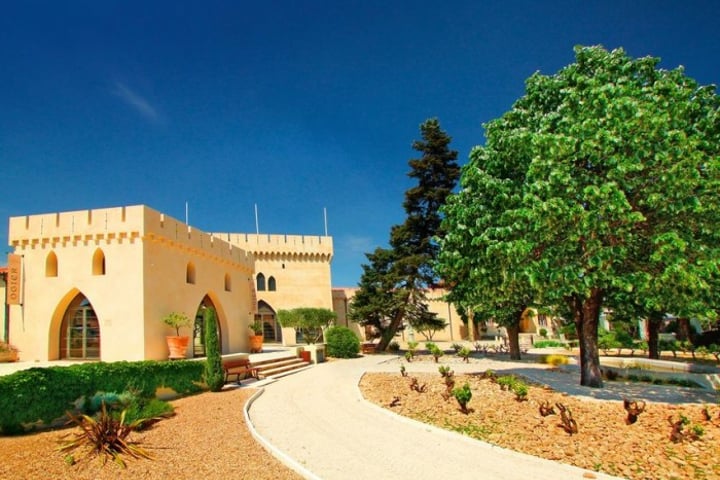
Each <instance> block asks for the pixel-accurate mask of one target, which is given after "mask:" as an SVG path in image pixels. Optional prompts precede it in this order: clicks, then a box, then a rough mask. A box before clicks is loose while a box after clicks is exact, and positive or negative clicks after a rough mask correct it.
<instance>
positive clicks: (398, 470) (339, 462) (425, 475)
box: [249, 355, 615, 480]
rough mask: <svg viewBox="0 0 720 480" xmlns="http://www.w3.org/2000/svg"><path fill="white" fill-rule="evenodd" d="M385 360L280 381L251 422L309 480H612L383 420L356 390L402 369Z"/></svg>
mask: <svg viewBox="0 0 720 480" xmlns="http://www.w3.org/2000/svg"><path fill="white" fill-rule="evenodd" d="M387 359H388V357H385V356H379V355H378V356H367V357H364V358H360V359H353V360H338V361H332V362H328V363H325V364H321V365H318V366H316V367H315V368H312V369H310V370H307V371H304V372H300V373H298V374H295V375H292V376H290V377H287V378H283V379H282V380H281V381H279V382H277V383H274V384H271V385H268V386H267V387H265V391H264V393H263V394H262V395H260V396H259V397H258V399H257V400H255V402H254V403H253V404H252V406H251V407H250V410H249V414H250V419H251V422H252V424H253V426H254V428H255V429H256V430H257V432H258V433H259V434H260V435H261V436H262V437H264V438H265V439H266V440H267V441H268V442H269V443H270V444H272V445H274V447H275V448H277V450H278V451H279V452H282V454H283V455H285V456H287V457H289V458H290V459H292V460H290V462H291V463H294V464H295V465H296V467H298V468H299V469H301V470H305V471H310V472H312V475H306V477H307V478H322V479H324V480H335V479H338V480H340V479H347V478H353V479H356V480H363V479H368V480H369V479H372V480H377V479H378V478H383V479H405V478H414V479H419V480H423V479H437V478H453V479H466V478H467V479H470V478H473V479H475V478H478V477H479V476H481V477H482V478H484V479H488V480H492V479H503V480H527V479H528V478H533V479H547V480H556V479H559V478H562V479H567V480H572V479H581V478H597V479H611V478H615V477H611V476H607V475H603V474H599V473H596V472H589V471H586V470H583V469H579V468H576V467H572V466H569V465H565V464H560V463H556V462H551V461H548V460H544V459H540V458H536V457H532V456H529V455H524V454H521V453H517V452H513V451H510V450H506V449H502V448H499V447H495V446H491V445H489V444H486V443H483V442H478V441H476V440H472V439H469V438H467V437H465V436H462V435H459V434H456V433H453V432H447V431H445V430H441V429H438V428H435V427H432V426H429V425H426V424H423V423H420V422H416V421H413V420H408V419H404V418H402V417H399V416H396V415H393V414H391V413H388V412H386V411H385V410H384V409H382V408H380V407H377V406H375V405H373V404H371V403H369V402H367V401H365V400H364V399H363V398H362V396H361V395H360V391H359V389H358V382H359V380H360V378H361V376H362V375H363V373H364V372H365V371H383V370H385V371H387V370H388V369H390V371H397V365H389V364H387V363H385V364H383V363H382V362H386V361H387ZM428 368H432V369H435V370H436V369H437V366H436V365H432V364H431V365H429V367H428ZM475 368H476V369H477V365H475Z"/></svg>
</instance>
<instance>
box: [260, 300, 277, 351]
mask: <svg viewBox="0 0 720 480" xmlns="http://www.w3.org/2000/svg"><path fill="white" fill-rule="evenodd" d="M255 320H259V321H261V322H262V324H263V340H264V341H266V342H278V343H279V342H282V326H281V325H280V322H278V321H277V317H276V316H275V310H273V309H272V307H271V306H270V305H268V304H267V303H265V302H264V301H263V300H260V301H259V302H258V309H257V313H256V314H255Z"/></svg>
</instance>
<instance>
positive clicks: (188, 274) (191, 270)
mask: <svg viewBox="0 0 720 480" xmlns="http://www.w3.org/2000/svg"><path fill="white" fill-rule="evenodd" d="M185 283H190V284H193V285H194V284H195V264H193V263H192V262H188V264H187V269H186V271H185Z"/></svg>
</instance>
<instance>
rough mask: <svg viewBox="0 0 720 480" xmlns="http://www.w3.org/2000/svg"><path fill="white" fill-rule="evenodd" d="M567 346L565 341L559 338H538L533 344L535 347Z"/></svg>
mask: <svg viewBox="0 0 720 480" xmlns="http://www.w3.org/2000/svg"><path fill="white" fill-rule="evenodd" d="M560 347H567V345H566V344H564V343H563V342H558V341H557V340H538V341H537V342H535V343H534V344H533V348H560Z"/></svg>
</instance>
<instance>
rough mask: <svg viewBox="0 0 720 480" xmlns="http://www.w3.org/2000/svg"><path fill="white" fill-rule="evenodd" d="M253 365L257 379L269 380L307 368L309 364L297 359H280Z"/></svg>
mask: <svg viewBox="0 0 720 480" xmlns="http://www.w3.org/2000/svg"><path fill="white" fill-rule="evenodd" d="M253 365H254V366H256V367H257V369H258V377H259V378H269V377H278V376H284V375H288V374H290V373H295V372H296V371H299V370H302V369H305V368H307V367H309V366H310V365H311V364H310V363H309V362H305V361H303V360H302V359H301V358H298V357H282V358H275V359H271V360H263V361H260V362H253Z"/></svg>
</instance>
